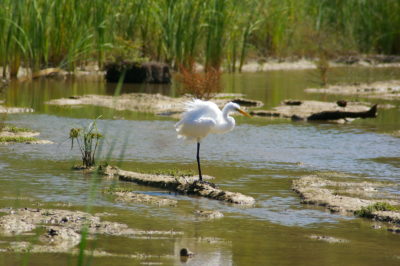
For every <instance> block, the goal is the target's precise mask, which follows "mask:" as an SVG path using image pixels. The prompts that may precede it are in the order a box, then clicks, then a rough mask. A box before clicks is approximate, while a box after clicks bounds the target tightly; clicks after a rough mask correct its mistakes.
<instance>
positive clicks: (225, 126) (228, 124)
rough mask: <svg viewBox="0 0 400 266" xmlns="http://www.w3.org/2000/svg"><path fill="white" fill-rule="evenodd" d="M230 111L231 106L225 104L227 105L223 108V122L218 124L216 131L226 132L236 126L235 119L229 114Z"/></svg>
mask: <svg viewBox="0 0 400 266" xmlns="http://www.w3.org/2000/svg"><path fill="white" fill-rule="evenodd" d="M230 111H231V110H230V108H229V106H227V105H225V107H224V108H223V109H222V121H221V122H222V123H219V124H217V126H216V128H215V133H225V132H228V131H231V130H232V129H233V127H234V126H235V119H233V117H231V116H229V112H230Z"/></svg>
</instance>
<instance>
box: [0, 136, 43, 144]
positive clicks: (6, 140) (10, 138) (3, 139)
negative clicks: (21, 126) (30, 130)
mask: <svg viewBox="0 0 400 266" xmlns="http://www.w3.org/2000/svg"><path fill="white" fill-rule="evenodd" d="M33 141H38V139H37V138H33V137H16V136H0V143H26V142H33Z"/></svg>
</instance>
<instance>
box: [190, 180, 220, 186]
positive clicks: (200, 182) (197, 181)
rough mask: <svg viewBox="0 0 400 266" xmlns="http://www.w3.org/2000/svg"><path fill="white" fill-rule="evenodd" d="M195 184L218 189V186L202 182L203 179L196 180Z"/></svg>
mask: <svg viewBox="0 0 400 266" xmlns="http://www.w3.org/2000/svg"><path fill="white" fill-rule="evenodd" d="M195 183H199V184H206V185H209V186H210V187H213V188H218V186H217V185H216V184H214V183H212V182H209V181H206V180H203V179H199V180H196V181H195Z"/></svg>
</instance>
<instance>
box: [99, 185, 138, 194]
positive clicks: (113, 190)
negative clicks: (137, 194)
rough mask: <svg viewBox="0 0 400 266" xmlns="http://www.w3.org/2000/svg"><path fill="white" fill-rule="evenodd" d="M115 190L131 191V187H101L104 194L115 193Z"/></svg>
mask: <svg viewBox="0 0 400 266" xmlns="http://www.w3.org/2000/svg"><path fill="white" fill-rule="evenodd" d="M117 192H122V193H127V192H132V189H131V188H127V187H117V186H110V187H107V188H104V189H103V193H105V194H115V193H117Z"/></svg>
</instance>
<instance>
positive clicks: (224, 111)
mask: <svg viewBox="0 0 400 266" xmlns="http://www.w3.org/2000/svg"><path fill="white" fill-rule="evenodd" d="M229 112H230V109H229V106H228V105H225V106H224V108H222V117H223V118H224V120H228V117H229Z"/></svg>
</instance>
